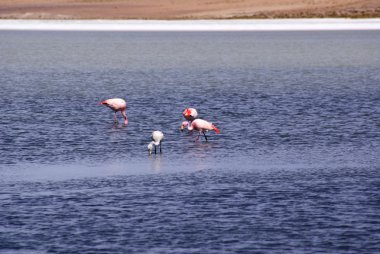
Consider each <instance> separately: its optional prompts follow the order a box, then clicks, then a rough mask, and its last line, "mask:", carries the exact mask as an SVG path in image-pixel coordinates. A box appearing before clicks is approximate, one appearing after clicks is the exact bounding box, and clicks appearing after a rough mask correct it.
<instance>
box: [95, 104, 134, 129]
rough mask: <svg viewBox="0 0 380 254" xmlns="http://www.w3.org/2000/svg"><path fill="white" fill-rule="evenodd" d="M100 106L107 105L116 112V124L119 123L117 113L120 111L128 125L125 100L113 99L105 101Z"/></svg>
mask: <svg viewBox="0 0 380 254" xmlns="http://www.w3.org/2000/svg"><path fill="white" fill-rule="evenodd" d="M99 105H105V106H107V107H109V108H110V109H112V110H113V111H114V112H115V116H114V118H115V122H117V117H116V112H118V111H120V113H121V115H122V116H123V118H124V124H125V125H127V124H128V118H127V114H126V109H127V103H126V102H125V100H123V99H120V98H113V99H108V100H104V101H102V102H100V103H99Z"/></svg>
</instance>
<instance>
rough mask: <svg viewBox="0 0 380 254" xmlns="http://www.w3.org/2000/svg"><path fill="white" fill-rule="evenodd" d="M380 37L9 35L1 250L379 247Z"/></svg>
mask: <svg viewBox="0 0 380 254" xmlns="http://www.w3.org/2000/svg"><path fill="white" fill-rule="evenodd" d="M379 41H380V32H378V31H372V32H370V31H361V32H358V31H355V32H354V31H352V32H338V31H335V32H241V33H239V32H225V33H223V32H214V33H197V32H188V33H180V32H172V33H165V32H153V33H145V32H134V33H131V32H119V33H115V32H92V33H91V32H22V31H19V32H15V31H0V88H1V93H0V100H1V102H2V104H1V105H2V106H1V110H0V205H1V206H0V252H4V253H379V251H380V244H379V243H380V215H379V214H380V205H379V199H380V189H379V186H380V177H379V171H380V167H379V165H380V159H379V158H380V156H379V155H380V149H379V147H380V43H379ZM112 97H121V98H125V99H126V101H127V104H128V109H127V115H128V117H129V125H128V126H127V127H126V126H124V125H123V124H121V122H122V121H121V120H122V119H121V116H120V115H119V120H120V124H114V123H113V114H112V112H111V111H110V110H109V109H107V108H105V107H103V106H97V103H98V102H99V101H101V100H104V99H107V98H112ZM189 106H191V107H195V108H197V110H198V112H199V115H200V117H201V118H203V119H206V120H209V121H212V122H213V123H214V124H215V125H216V126H217V127H218V128H219V129H220V130H221V134H219V135H217V134H215V133H209V134H208V135H209V142H207V143H206V142H204V140H203V139H201V141H200V142H194V140H195V137H196V133H193V134H191V133H187V132H183V133H181V132H180V131H179V127H180V124H181V122H182V121H183V118H182V114H181V113H182V111H183V110H184V109H185V108H186V107H189ZM156 129H160V130H162V131H163V132H164V133H165V142H164V143H163V146H162V148H163V154H157V155H152V156H148V152H147V150H146V146H147V144H148V143H149V141H150V133H151V132H152V131H153V130H156Z"/></svg>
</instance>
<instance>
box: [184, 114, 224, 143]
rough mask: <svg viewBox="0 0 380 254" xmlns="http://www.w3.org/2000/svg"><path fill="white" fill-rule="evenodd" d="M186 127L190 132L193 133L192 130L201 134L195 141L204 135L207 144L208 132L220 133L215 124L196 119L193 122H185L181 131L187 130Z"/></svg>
mask: <svg viewBox="0 0 380 254" xmlns="http://www.w3.org/2000/svg"><path fill="white" fill-rule="evenodd" d="M185 126H187V129H188V130H189V131H192V130H196V131H199V134H198V136H197V138H196V139H195V141H198V139H199V136H200V135H201V134H203V136H204V137H205V139H206V142H207V141H208V140H207V136H206V134H205V132H207V131H211V130H214V131H215V132H216V133H217V134H219V133H220V130H219V129H218V128H216V126H215V125H214V124H212V123H210V122H207V121H206V120H203V119H195V120H194V121H192V122H188V121H184V122H183V123H182V126H181V131H182V130H183V129H184V128H185Z"/></svg>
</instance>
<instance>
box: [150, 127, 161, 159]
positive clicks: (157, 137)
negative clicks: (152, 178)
mask: <svg viewBox="0 0 380 254" xmlns="http://www.w3.org/2000/svg"><path fill="white" fill-rule="evenodd" d="M151 138H152V142H150V143H149V145H148V151H149V155H150V154H152V151H153V147H154V153H155V154H156V153H157V151H156V147H157V146H158V145H159V146H160V153H162V150H161V143H162V140H163V139H164V133H162V131H153V132H152V136H151Z"/></svg>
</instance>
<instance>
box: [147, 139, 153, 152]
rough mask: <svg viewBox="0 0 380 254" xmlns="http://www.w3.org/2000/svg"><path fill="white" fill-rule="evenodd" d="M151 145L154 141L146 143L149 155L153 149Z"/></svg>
mask: <svg viewBox="0 0 380 254" xmlns="http://www.w3.org/2000/svg"><path fill="white" fill-rule="evenodd" d="M153 146H154V142H153V141H152V142H150V143H149V145H148V152H149V155H151V154H152V150H153Z"/></svg>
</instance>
